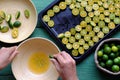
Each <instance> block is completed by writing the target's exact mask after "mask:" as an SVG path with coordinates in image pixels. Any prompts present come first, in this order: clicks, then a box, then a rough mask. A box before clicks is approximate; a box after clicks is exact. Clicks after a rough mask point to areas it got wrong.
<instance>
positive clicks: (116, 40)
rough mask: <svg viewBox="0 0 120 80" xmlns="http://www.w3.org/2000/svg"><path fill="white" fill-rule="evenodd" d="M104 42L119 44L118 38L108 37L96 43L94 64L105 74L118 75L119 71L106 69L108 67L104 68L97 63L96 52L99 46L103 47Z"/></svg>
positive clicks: (119, 39)
mask: <svg viewBox="0 0 120 80" xmlns="http://www.w3.org/2000/svg"><path fill="white" fill-rule="evenodd" d="M105 43H117V44H120V38H109V39H105V40H103V41H102V42H101V43H100V44H99V45H98V47H97V48H96V50H95V55H94V59H95V64H96V66H97V68H98V69H99V70H101V71H102V72H104V73H106V74H110V75H113V76H115V75H120V71H119V72H112V71H110V70H108V69H106V68H103V67H101V66H100V65H99V61H98V56H97V52H98V51H99V50H100V48H102V47H103V45H104V44H105Z"/></svg>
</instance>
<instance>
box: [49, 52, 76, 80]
mask: <svg viewBox="0 0 120 80" xmlns="http://www.w3.org/2000/svg"><path fill="white" fill-rule="evenodd" d="M54 58H55V59H51V61H52V62H53V64H54V65H55V67H56V69H57V71H58V72H59V74H60V77H61V78H62V80H78V78H77V73H76V64H75V61H74V60H73V59H72V57H71V56H70V55H69V54H68V53H66V52H65V51H62V52H60V53H58V54H55V55H54Z"/></svg>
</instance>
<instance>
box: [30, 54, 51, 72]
mask: <svg viewBox="0 0 120 80" xmlns="http://www.w3.org/2000/svg"><path fill="white" fill-rule="evenodd" d="M49 65H50V60H49V57H48V56H47V55H46V54H45V53H43V52H36V53H33V54H32V55H31V56H30V58H29V60H28V67H29V69H30V71H31V72H33V73H35V74H41V73H44V72H46V71H47V70H48V68H49Z"/></svg>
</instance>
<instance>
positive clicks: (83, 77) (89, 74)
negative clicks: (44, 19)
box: [0, 0, 120, 80]
mask: <svg viewBox="0 0 120 80" xmlns="http://www.w3.org/2000/svg"><path fill="white" fill-rule="evenodd" d="M32 1H33V3H34V5H35V7H36V9H37V13H39V12H40V11H41V10H43V9H44V8H45V7H47V6H48V5H49V4H50V3H51V2H53V1H54V0H32ZM119 31H120V30H119ZM119 31H118V32H116V33H114V35H111V36H110V37H117V38H120V35H119V34H120V32H119ZM30 37H44V38H47V39H50V40H52V41H53V42H55V40H54V39H53V38H52V37H51V36H50V35H49V34H48V33H47V32H46V30H45V29H44V28H42V25H41V24H40V22H38V24H37V26H36V29H35V31H34V32H33V34H32V35H31V36H30ZM4 45H5V44H3V43H2V42H0V46H4ZM76 68H77V75H78V77H79V79H80V80H120V77H119V76H115V77H114V76H110V75H105V74H103V73H101V72H100V71H99V70H98V69H97V68H96V65H95V63H94V51H93V52H92V53H91V54H90V55H89V56H88V57H86V58H85V59H84V60H83V61H82V62H81V63H80V64H78V65H77V67H76ZM0 80H15V78H14V76H13V74H12V71H11V65H10V64H9V65H8V66H7V67H6V68H5V69H3V70H1V71H0Z"/></svg>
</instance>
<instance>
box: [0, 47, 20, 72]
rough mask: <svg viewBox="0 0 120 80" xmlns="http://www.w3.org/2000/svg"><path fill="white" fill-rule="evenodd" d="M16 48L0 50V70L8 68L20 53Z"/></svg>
mask: <svg viewBox="0 0 120 80" xmlns="http://www.w3.org/2000/svg"><path fill="white" fill-rule="evenodd" d="M16 48H17V47H16V46H14V47H9V48H5V47H3V48H1V49H0V70H1V69H2V68H4V67H6V66H7V65H8V64H9V63H10V62H11V61H12V59H13V58H14V57H15V55H16V54H17V53H18V51H17V50H16Z"/></svg>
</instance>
